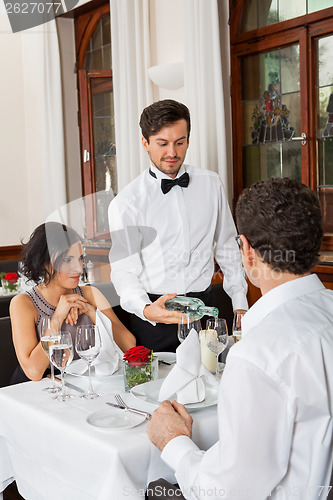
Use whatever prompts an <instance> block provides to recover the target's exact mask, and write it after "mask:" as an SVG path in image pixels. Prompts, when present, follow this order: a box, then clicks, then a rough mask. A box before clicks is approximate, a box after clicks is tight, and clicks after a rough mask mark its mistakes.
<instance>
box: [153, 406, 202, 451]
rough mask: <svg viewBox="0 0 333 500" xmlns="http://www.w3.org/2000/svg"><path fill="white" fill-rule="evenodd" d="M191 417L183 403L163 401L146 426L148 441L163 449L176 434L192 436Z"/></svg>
mask: <svg viewBox="0 0 333 500" xmlns="http://www.w3.org/2000/svg"><path fill="white" fill-rule="evenodd" d="M192 424H193V418H192V417H191V415H190V414H189V413H188V412H187V410H186V408H185V406H184V405H181V404H180V403H177V401H173V402H172V403H170V401H163V403H161V404H160V406H159V407H158V408H157V410H155V411H154V413H153V415H152V418H151V420H150V422H149V424H148V427H147V434H148V437H149V439H150V441H151V442H152V443H153V444H154V445H155V446H157V448H158V449H159V450H161V451H162V450H163V448H164V447H165V445H166V444H167V443H168V442H169V441H171V439H173V438H175V437H177V436H188V437H190V438H191V437H192Z"/></svg>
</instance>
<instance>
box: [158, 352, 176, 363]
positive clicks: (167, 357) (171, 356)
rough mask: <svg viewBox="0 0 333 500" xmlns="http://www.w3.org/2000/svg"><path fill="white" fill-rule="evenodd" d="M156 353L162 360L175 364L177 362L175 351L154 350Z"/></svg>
mask: <svg viewBox="0 0 333 500" xmlns="http://www.w3.org/2000/svg"><path fill="white" fill-rule="evenodd" d="M154 355H155V356H156V357H157V358H158V359H159V360H160V361H165V362H166V363H170V364H173V363H175V362H176V353H175V352H154Z"/></svg>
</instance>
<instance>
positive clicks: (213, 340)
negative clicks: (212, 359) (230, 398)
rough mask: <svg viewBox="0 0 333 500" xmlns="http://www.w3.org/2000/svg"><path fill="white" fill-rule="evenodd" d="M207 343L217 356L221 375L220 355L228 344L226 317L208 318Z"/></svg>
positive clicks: (216, 373)
mask: <svg viewBox="0 0 333 500" xmlns="http://www.w3.org/2000/svg"><path fill="white" fill-rule="evenodd" d="M205 340H206V345H207V347H208V349H210V350H211V351H212V352H213V353H214V354H215V356H216V372H215V375H217V376H218V375H219V373H220V371H219V355H220V354H221V352H223V351H224V349H225V348H226V347H227V345H228V327H227V322H226V320H225V319H222V318H213V319H208V320H207V326H206V335H205Z"/></svg>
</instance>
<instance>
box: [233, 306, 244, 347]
mask: <svg viewBox="0 0 333 500" xmlns="http://www.w3.org/2000/svg"><path fill="white" fill-rule="evenodd" d="M244 314H245V312H236V313H235V314H234V320H233V323H232V338H233V339H234V342H235V343H236V342H238V341H239V340H240V339H241V338H242V318H243V316H244Z"/></svg>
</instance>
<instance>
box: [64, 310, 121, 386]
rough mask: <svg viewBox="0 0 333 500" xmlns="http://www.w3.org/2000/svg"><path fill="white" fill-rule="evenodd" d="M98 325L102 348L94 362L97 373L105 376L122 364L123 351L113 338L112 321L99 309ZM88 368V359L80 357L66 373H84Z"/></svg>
mask: <svg viewBox="0 0 333 500" xmlns="http://www.w3.org/2000/svg"><path fill="white" fill-rule="evenodd" d="M96 326H97V327H98V329H99V332H100V334H101V340H102V348H101V352H100V353H99V355H98V356H97V358H96V359H95V360H94V362H93V366H94V367H95V373H96V374H97V375H103V376H106V375H112V373H114V372H116V371H117V370H118V368H120V366H121V361H122V358H123V352H122V350H121V349H120V348H119V347H118V346H117V344H116V343H115V341H114V340H113V334H112V324H111V321H110V320H109V318H108V317H107V316H105V314H103V313H102V312H101V311H100V310H99V309H97V311H96ZM87 370H88V365H87V363H86V361H84V360H83V359H79V360H77V361H75V362H74V363H72V364H71V365H69V366H68V367H67V369H66V373H68V374H71V373H72V374H74V375H83V374H84V373H85V372H86V371H87Z"/></svg>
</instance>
